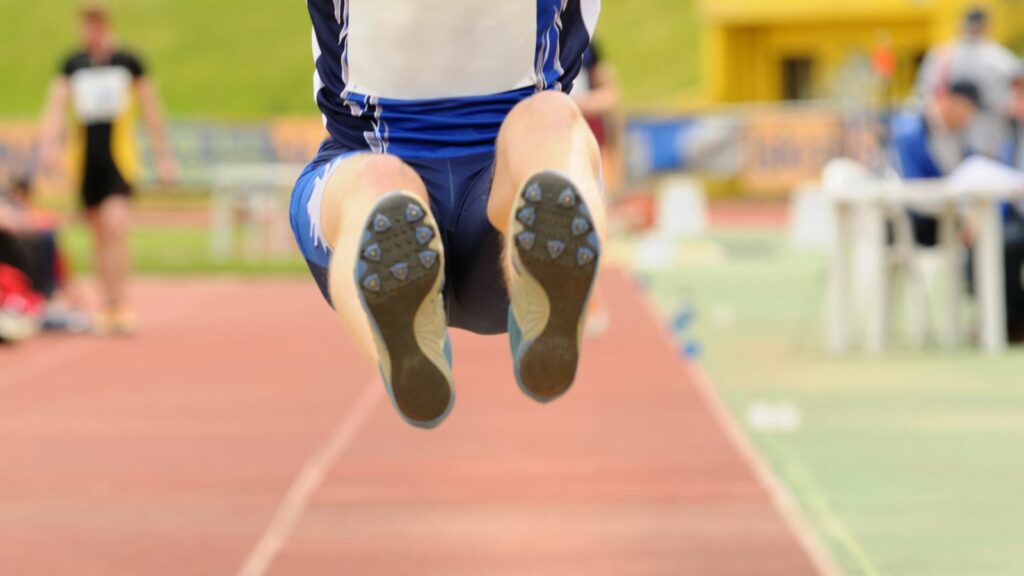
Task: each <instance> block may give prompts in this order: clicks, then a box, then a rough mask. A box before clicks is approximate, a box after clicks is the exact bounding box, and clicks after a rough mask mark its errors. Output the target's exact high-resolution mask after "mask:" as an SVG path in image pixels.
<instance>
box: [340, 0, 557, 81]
mask: <svg viewBox="0 0 1024 576" xmlns="http://www.w3.org/2000/svg"><path fill="white" fill-rule="evenodd" d="M348 25H349V30H348V71H349V78H348V87H349V90H350V91H352V92H356V93H358V94H367V95H370V96H379V97H383V98H393V99H402V100H412V99H432V98H457V97H463V96H484V95H488V94H497V93H500V92H506V91H509V90H514V89H517V88H523V87H526V86H531V85H534V84H535V83H536V81H537V72H536V67H535V60H536V52H537V1H536V0H416V1H414V2H409V1H408V0H349V19H348Z"/></svg>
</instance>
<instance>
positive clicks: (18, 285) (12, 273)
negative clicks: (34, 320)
mask: <svg viewBox="0 0 1024 576" xmlns="http://www.w3.org/2000/svg"><path fill="white" fill-rule="evenodd" d="M45 304H46V301H45V299H44V298H43V296H42V295H41V294H38V293H36V292H35V291H34V290H33V289H32V284H31V283H30V282H29V279H28V276H26V275H25V274H24V273H23V272H22V271H21V270H18V269H17V268H14V267H11V266H8V265H6V264H0V311H4V312H7V313H11V314H21V315H25V316H38V315H40V314H42V312H43V306H44V305H45Z"/></svg>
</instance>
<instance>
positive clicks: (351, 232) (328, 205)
mask: <svg viewBox="0 0 1024 576" xmlns="http://www.w3.org/2000/svg"><path fill="white" fill-rule="evenodd" d="M399 190H400V191H403V192H406V193H409V194H412V195H414V196H416V197H417V198H419V199H420V200H421V201H423V202H424V203H426V202H428V198H427V189H426V187H424V185H423V181H422V180H421V179H420V177H419V176H418V175H417V174H416V172H415V171H414V170H413V169H412V168H410V167H409V166H407V165H406V164H405V163H404V162H402V161H401V160H399V159H398V158H396V157H394V156H388V155H384V154H356V155H354V156H350V157H349V158H346V159H344V160H342V161H341V162H340V163H339V164H338V166H337V167H336V168H335V169H334V172H333V174H331V177H330V179H329V180H328V181H327V186H326V188H325V189H324V198H323V203H322V205H321V212H320V225H321V226H322V227H323V231H324V238H326V239H327V241H328V242H330V248H331V251H332V254H333V255H332V257H331V267H330V291H331V302H332V304H333V305H334V309H335V310H336V311H337V313H338V317H339V318H340V319H341V322H342V324H344V326H345V329H346V330H347V331H348V333H349V334H350V335H351V336H352V339H353V340H355V342H356V344H357V345H358V346H359V348H360V349H361V350H363V351H364V352H365V353H366V355H367V357H369V358H370V359H371V360H372V361H374V362H377V361H378V358H377V348H376V346H375V344H374V339H373V331H372V330H371V328H370V322H369V320H368V319H367V317H366V312H365V310H364V309H363V305H362V302H361V301H360V298H359V293H358V290H357V284H356V282H355V276H354V274H353V270H355V267H356V263H357V262H358V261H359V244H360V242H361V240H362V235H363V230H364V226H365V223H366V221H367V218H369V216H370V212H372V211H373V208H374V206H375V205H376V204H377V202H378V201H380V199H381V198H383V197H384V196H385V195H387V194H389V193H391V192H395V191H399Z"/></svg>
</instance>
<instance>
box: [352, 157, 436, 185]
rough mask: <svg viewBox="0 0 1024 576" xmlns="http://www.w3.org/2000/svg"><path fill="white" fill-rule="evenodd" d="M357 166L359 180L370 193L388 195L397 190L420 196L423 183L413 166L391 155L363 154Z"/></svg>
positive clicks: (356, 158) (358, 158) (357, 158)
mask: <svg viewBox="0 0 1024 576" xmlns="http://www.w3.org/2000/svg"><path fill="white" fill-rule="evenodd" d="M354 160H356V161H357V165H356V166H355V169H356V172H357V173H358V178H359V180H360V181H361V182H362V183H363V184H364V186H365V187H366V189H367V190H368V191H371V192H374V193H378V194H386V193H389V192H394V191H396V190H402V191H405V192H412V193H415V194H419V193H420V192H421V191H422V189H423V181H422V180H421V179H420V177H419V175H418V174H417V173H416V171H415V170H413V169H412V167H411V166H409V165H408V164H406V163H405V162H403V161H402V160H401V159H400V158H398V157H397V156H392V155H390V154H361V155H359V156H356V157H355V158H354Z"/></svg>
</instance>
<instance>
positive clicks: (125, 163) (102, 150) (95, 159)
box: [39, 4, 178, 334]
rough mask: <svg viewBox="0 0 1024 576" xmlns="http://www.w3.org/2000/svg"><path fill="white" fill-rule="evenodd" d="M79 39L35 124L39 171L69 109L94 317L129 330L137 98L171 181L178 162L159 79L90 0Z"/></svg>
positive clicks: (51, 156)
mask: <svg viewBox="0 0 1024 576" xmlns="http://www.w3.org/2000/svg"><path fill="white" fill-rule="evenodd" d="M79 33H80V37H81V40H80V46H79V47H78V48H77V49H76V50H75V52H73V53H72V54H71V55H70V56H69V57H68V58H67V59H66V60H65V61H64V62H63V64H62V66H61V67H60V70H59V73H58V75H57V78H55V79H54V80H53V82H52V84H51V87H50V94H49V98H48V103H47V105H46V108H45V111H44V114H43V119H42V122H41V130H40V145H39V157H40V164H41V167H42V168H43V170H44V171H45V170H50V169H52V168H53V167H54V166H55V164H56V162H57V159H58V158H59V157H60V155H61V154H60V150H61V149H62V147H63V146H62V135H63V132H64V127H65V121H66V117H67V112H68V110H70V111H71V112H72V113H73V114H72V119H73V120H74V124H75V129H74V130H72V131H71V135H72V136H74V137H75V139H76V143H75V146H74V147H73V149H74V150H75V151H76V156H77V159H76V162H75V166H74V168H75V170H76V172H77V176H78V179H79V180H80V193H81V201H82V205H83V206H84V208H85V214H86V219H87V221H88V222H89V226H90V228H91V229H92V232H93V239H94V246H95V250H94V251H95V261H96V268H97V276H98V279H99V284H100V291H101V293H102V298H103V302H102V310H101V312H100V316H99V324H100V325H101V326H102V327H103V330H102V331H104V332H108V333H119V334H129V333H131V332H133V331H134V328H135V317H134V314H133V312H132V310H131V307H130V304H129V302H128V281H129V276H130V273H131V257H130V254H129V251H128V228H129V220H130V218H131V211H130V201H129V199H130V197H131V195H132V192H133V181H134V180H135V177H136V176H137V175H138V173H139V171H140V166H139V162H138V155H137V150H136V149H135V142H134V139H135V130H134V127H133V124H134V119H135V115H134V110H135V106H134V104H135V103H136V102H137V103H138V104H139V107H140V109H141V112H142V117H143V120H145V124H146V128H147V132H148V133H149V136H150V140H151V141H152V145H153V151H154V156H155V160H156V169H157V174H158V176H159V177H160V179H161V181H163V182H164V183H167V184H170V183H173V182H174V181H176V179H177V174H178V167H177V164H176V162H175V159H174V156H173V154H172V152H171V148H170V146H169V143H168V140H167V130H166V126H165V122H164V117H163V112H162V110H161V106H160V102H159V97H158V95H157V90H156V86H155V84H154V83H153V81H152V80H151V79H150V76H149V74H148V73H147V69H146V67H145V65H144V64H143V61H142V59H141V58H140V57H138V56H137V55H136V54H135V53H134V52H132V51H131V50H128V49H126V48H125V47H123V46H121V45H120V43H119V42H118V40H117V36H116V34H115V32H114V26H113V21H112V19H111V15H110V13H109V12H108V11H107V10H106V9H105V8H104V7H103V5H101V4H87V5H85V7H83V8H82V10H81V12H80V13H79Z"/></svg>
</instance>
